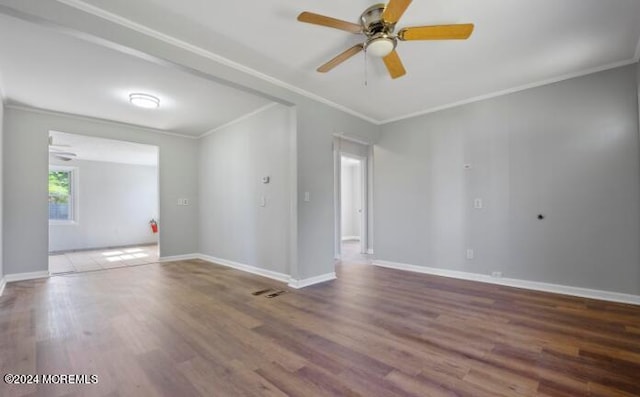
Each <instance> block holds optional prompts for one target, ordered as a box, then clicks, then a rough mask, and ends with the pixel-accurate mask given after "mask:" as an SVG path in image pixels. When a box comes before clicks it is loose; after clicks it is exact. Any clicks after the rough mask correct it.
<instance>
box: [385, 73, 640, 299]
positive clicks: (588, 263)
mask: <svg viewBox="0 0 640 397" xmlns="http://www.w3.org/2000/svg"><path fill="white" fill-rule="evenodd" d="M636 73H637V70H636V66H635V65H631V66H627V67H623V68H618V69H614V70H609V71H605V72H601V73H597V74H593V75H589V76H585V77H580V78H576V79H572V80H567V81H564V82H560V83H556V84H552V85H548V86H544V87H539V88H534V89H530V90H526V91H523V92H519V93H515V94H511V95H507V96H502V97H499V98H494V99H490V100H485V101H482V102H477V103H473V104H470V105H466V106H461V107H457V108H453V109H449V110H445V111H440V112H437V113H433V114H428V115H424V116H421V117H416V118H412V119H408V120H404V121H400V122H396V123H393V124H388V125H385V126H384V127H383V135H382V137H381V139H380V141H379V143H378V145H377V146H376V147H375V173H374V177H375V187H374V189H375V190H374V200H375V205H376V206H375V220H376V223H375V249H376V257H377V258H379V259H381V260H388V261H393V262H401V263H408V264H414V265H420V266H430V267H437V268H443V269H451V270H460V271H466V272H472V273H479V274H489V273H490V272H492V271H501V272H502V273H503V276H504V277H510V278H517V279H525V280H532V281H542V282H549V283H556V284H564V285H571V286H578V287H586V288H594V289H601V290H608V291H617V292H623V293H631V294H639V293H640V257H639V252H638V251H639V249H638V241H639V239H640V233H639V223H640V218H639V216H640V215H639V209H638V205H639V203H640V187H639V181H640V175H639V167H640V164H639V150H638V148H639V145H638V104H637V86H636V84H635V79H636ZM464 164H470V165H471V169H467V170H465V169H464ZM474 198H482V199H483V201H484V208H483V209H474V208H473V200H474ZM538 214H543V215H544V216H545V217H546V218H545V219H544V220H538V219H537V215H538ZM467 248H472V249H474V250H475V259H473V260H467V259H466V258H465V250H466V249H467Z"/></svg>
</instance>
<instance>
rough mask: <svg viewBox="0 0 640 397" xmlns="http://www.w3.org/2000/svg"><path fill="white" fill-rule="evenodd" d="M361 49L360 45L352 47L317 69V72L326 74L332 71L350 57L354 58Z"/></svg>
mask: <svg viewBox="0 0 640 397" xmlns="http://www.w3.org/2000/svg"><path fill="white" fill-rule="evenodd" d="M362 48H363V45H362V44H356V45H354V46H353V47H351V48H349V49H348V50H346V51H344V52H342V53H340V54H339V55H338V56H336V57H335V58H333V59H332V60H330V61H329V62H327V63H325V64H324V65H322V66H320V67H319V68H318V72H320V73H327V72H328V71H330V70H331V69H333V68H335V67H336V66H338V65H340V64H341V63H342V62H344V61H346V60H347V59H349V58H351V57H352V56H354V55H356V54H357V53H359V52H360V51H362Z"/></svg>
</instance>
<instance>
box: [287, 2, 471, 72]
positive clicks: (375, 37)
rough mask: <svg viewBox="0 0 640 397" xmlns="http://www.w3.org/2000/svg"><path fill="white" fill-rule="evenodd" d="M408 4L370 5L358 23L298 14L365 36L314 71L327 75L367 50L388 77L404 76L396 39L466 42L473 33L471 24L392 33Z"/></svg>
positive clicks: (306, 20) (300, 16)
mask: <svg viewBox="0 0 640 397" xmlns="http://www.w3.org/2000/svg"><path fill="white" fill-rule="evenodd" d="M409 4H411V0H390V1H389V4H387V5H386V6H385V5H384V4H376V5H373V6H371V7H369V8H367V9H366V10H364V12H363V13H362V15H360V23H359V24H357V23H352V22H347V21H343V20H340V19H335V18H331V17H327V16H324V15H320V14H314V13H312V12H306V11H305V12H303V13H301V14H300V15H298V21H300V22H306V23H311V24H314V25H322V26H328V27H330V28H335V29H340V30H345V31H347V32H350V33H355V34H363V35H365V41H364V43H359V44H356V45H354V46H353V47H351V48H349V49H348V50H346V51H344V52H342V53H340V54H339V55H338V56H336V57H335V58H333V59H332V60H330V61H329V62H327V63H325V64H324V65H322V66H320V67H319V68H318V69H317V70H318V72H320V73H326V72H328V71H330V70H331V69H333V68H335V67H336V66H338V65H340V64H341V63H342V62H344V61H346V60H347V59H349V58H351V57H352V56H354V55H356V54H358V53H359V52H360V51H363V50H364V51H366V53H367V54H370V55H373V56H375V57H379V58H382V60H383V62H384V64H385V66H386V67H387V70H388V71H389V74H390V75H391V78H393V79H396V78H398V77H402V76H404V75H405V74H406V70H405V69H404V66H403V65H402V61H401V60H400V57H399V56H398V53H397V52H396V46H397V45H398V40H400V41H413V40H466V39H468V38H469V36H471V33H472V32H473V24H471V23H467V24H459V25H434V26H416V27H408V28H403V29H400V31H398V32H397V33H394V30H395V27H396V23H397V22H398V20H400V17H401V16H402V14H404V12H405V11H406V9H407V8H408V7H409Z"/></svg>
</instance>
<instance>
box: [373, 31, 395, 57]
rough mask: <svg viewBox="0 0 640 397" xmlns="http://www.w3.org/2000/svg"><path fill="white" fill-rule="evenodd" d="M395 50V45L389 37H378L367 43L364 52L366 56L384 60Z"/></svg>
mask: <svg viewBox="0 0 640 397" xmlns="http://www.w3.org/2000/svg"><path fill="white" fill-rule="evenodd" d="M394 48H396V43H395V41H394V40H393V39H391V38H389V37H386V36H384V37H378V38H375V39H372V40H369V41H368V42H367V46H366V47H365V50H366V51H367V54H369V55H372V56H374V57H378V58H384V57H386V56H387V55H389V54H390V53H391V51H393V50H394Z"/></svg>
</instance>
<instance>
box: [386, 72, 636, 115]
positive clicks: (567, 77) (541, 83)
mask: <svg viewBox="0 0 640 397" xmlns="http://www.w3.org/2000/svg"><path fill="white" fill-rule="evenodd" d="M636 62H637V60H635V59H628V60H626V61H621V62H615V63H611V64H608V65H604V66H599V67H596V68H591V69H586V70H582V71H579V72H574V73H567V74H564V75H561V76H557V77H552V78H550V79H546V80H542V81H538V82H535V83H530V84H525V85H521V86H518V87H513V88H508V89H506V90H502V91H496V92H492V93H490V94H485V95H479V96H476V97H472V98H468V99H464V100H462V101H458V102H453V103H450V104H447V105H442V106H437V107H434V108H429V109H425V110H421V111H418V112H414V113H409V114H405V115H404V116H399V117H393V118H390V119H386V120H383V121H382V122H381V123H380V124H382V125H384V124H389V123H393V122H396V121H401V120H406V119H410V118H413V117H418V116H423V115H425V114H429V113H435V112H439V111H441V110H446V109H451V108H456V107H458V106H463V105H468V104H470V103H474V102H480V101H484V100H486V99H491V98H496V97H500V96H504V95H509V94H513V93H516V92H520V91H525V90H528V89H531V88H537V87H542V86H545V85H549V84H554V83H559V82H561V81H565V80H570V79H573V78H576V77H581V76H587V75H590V74H593V73H598V72H604V71H605V70H610V69H615V68H619V67H623V66H627V65H631V64H634V63H636Z"/></svg>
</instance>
